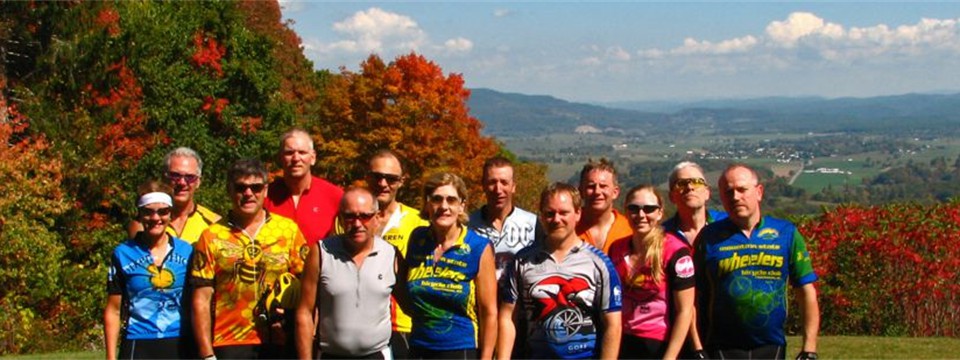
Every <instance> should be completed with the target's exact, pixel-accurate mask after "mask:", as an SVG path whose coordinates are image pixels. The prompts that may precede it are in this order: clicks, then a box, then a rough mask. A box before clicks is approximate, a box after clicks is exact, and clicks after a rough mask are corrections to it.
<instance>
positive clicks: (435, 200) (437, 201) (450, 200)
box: [427, 195, 461, 205]
mask: <svg viewBox="0 0 960 360" xmlns="http://www.w3.org/2000/svg"><path fill="white" fill-rule="evenodd" d="M427 201H430V203H431V204H434V205H441V204H443V202H444V201H446V202H447V204H450V205H457V204H459V203H460V201H461V200H460V198H459V197H456V196H453V195H450V196H443V195H431V196H430V197H428V198H427Z"/></svg>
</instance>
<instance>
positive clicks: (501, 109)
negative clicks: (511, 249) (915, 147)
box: [468, 89, 960, 137]
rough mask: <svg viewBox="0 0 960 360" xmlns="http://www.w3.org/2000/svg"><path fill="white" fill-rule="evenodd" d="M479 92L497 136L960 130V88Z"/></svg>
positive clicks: (479, 111) (481, 110)
mask: <svg viewBox="0 0 960 360" xmlns="http://www.w3.org/2000/svg"><path fill="white" fill-rule="evenodd" d="M471 91H472V95H471V97H470V101H469V103H468V104H469V106H470V112H471V115H473V116H475V117H477V118H478V119H480V121H482V122H483V123H484V124H485V128H484V132H485V133H486V134H488V135H493V136H496V137H523V136H531V135H543V134H550V133H568V134H569V133H573V132H574V130H576V129H577V128H578V127H582V126H589V127H591V128H595V129H597V130H599V131H601V132H614V133H621V134H635V135H667V136H669V135H682V136H687V135H694V134H699V135H704V134H715V135H745V134H757V133H801V134H802V133H810V132H812V133H836V132H848V133H871V134H883V133H891V132H892V133H898V134H907V133H909V134H912V135H915V136H927V135H941V136H942V135H945V134H946V133H949V134H956V133H958V128H960V126H958V125H960V94H906V95H897V96H883V97H872V98H838V99H824V98H815V97H805V98H782V97H770V98H758V99H746V100H715V101H700V102H691V103H641V102H637V103H613V104H606V105H604V106H601V105H593V104H584V103H575V102H569V101H565V100H561V99H557V98H554V97H550V96H543V95H523V94H514V93H503V92H498V91H495V90H490V89H472V90H471ZM640 109H648V110H640ZM649 109H659V110H661V111H651V110H649ZM663 110H672V111H663Z"/></svg>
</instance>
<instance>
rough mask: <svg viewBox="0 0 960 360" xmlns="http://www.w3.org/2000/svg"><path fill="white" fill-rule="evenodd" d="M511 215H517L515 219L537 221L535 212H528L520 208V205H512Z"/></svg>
mask: <svg viewBox="0 0 960 360" xmlns="http://www.w3.org/2000/svg"><path fill="white" fill-rule="evenodd" d="M512 215H513V216H515V217H517V219H519V220H524V221H534V222H536V221H537V214H534V213H532V212H530V211H527V210H524V209H523V208H521V207H519V206H514V207H513V214H512Z"/></svg>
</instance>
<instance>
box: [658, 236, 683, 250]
mask: <svg viewBox="0 0 960 360" xmlns="http://www.w3.org/2000/svg"><path fill="white" fill-rule="evenodd" d="M686 247H687V243H686V242H685V241H683V240H682V239H680V238H679V237H677V236H676V235H674V234H672V233H666V234H664V239H663V248H664V250H670V251H676V250H678V249H681V248H686Z"/></svg>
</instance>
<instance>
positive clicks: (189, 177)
mask: <svg viewBox="0 0 960 360" xmlns="http://www.w3.org/2000/svg"><path fill="white" fill-rule="evenodd" d="M164 175H165V176H166V178H167V180H169V181H170V182H172V183H177V182H180V180H183V181H184V182H186V183H187V184H193V183H195V182H197V180H200V176H197V175H193V174H181V173H176V172H170V171H167V173H166V174H164Z"/></svg>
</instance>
